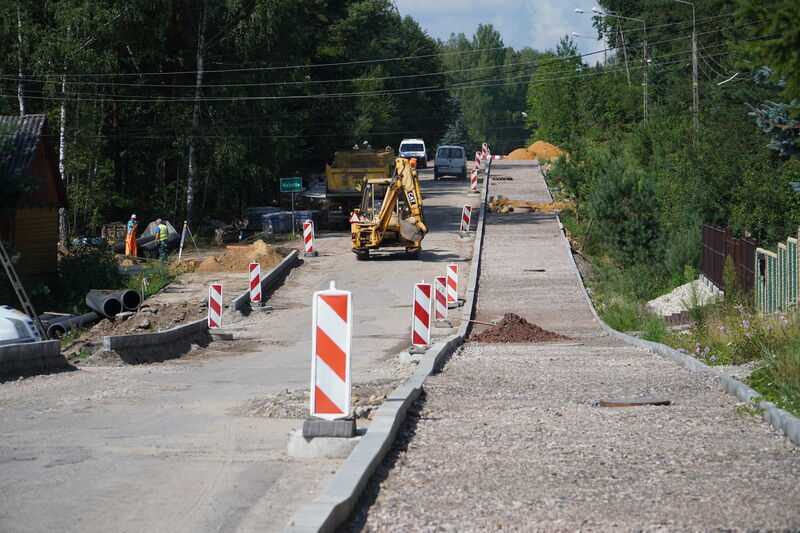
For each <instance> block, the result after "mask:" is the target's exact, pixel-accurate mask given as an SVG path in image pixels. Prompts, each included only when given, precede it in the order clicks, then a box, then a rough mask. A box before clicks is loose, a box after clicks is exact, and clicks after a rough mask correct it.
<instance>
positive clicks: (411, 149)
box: [398, 139, 428, 168]
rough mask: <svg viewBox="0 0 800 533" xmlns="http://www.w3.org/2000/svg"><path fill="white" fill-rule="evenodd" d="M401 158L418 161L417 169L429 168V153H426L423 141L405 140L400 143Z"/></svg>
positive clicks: (399, 152) (399, 153)
mask: <svg viewBox="0 0 800 533" xmlns="http://www.w3.org/2000/svg"><path fill="white" fill-rule="evenodd" d="M398 155H399V156H400V157H405V158H406V159H411V158H412V157H415V158H416V159H417V168H428V152H427V151H425V141H423V140H422V139H403V140H402V141H401V142H400V150H398Z"/></svg>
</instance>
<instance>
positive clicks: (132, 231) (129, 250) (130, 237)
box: [125, 214, 139, 256]
mask: <svg viewBox="0 0 800 533" xmlns="http://www.w3.org/2000/svg"><path fill="white" fill-rule="evenodd" d="M138 227H139V222H138V221H137V220H136V215H135V214H134V215H131V219H130V220H129V221H128V234H127V235H126V236H125V255H133V256H135V255H138V252H139V250H138V249H137V248H136V228H138Z"/></svg>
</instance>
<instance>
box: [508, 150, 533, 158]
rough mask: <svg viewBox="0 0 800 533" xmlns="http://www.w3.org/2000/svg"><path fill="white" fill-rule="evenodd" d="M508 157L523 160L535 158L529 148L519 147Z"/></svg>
mask: <svg viewBox="0 0 800 533" xmlns="http://www.w3.org/2000/svg"><path fill="white" fill-rule="evenodd" d="M506 159H516V160H523V159H533V158H532V157H531V156H530V154H529V153H528V150H527V148H517V149H516V150H514V151H513V152H511V153H510V154H508V155H507V156H506Z"/></svg>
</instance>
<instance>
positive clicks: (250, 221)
mask: <svg viewBox="0 0 800 533" xmlns="http://www.w3.org/2000/svg"><path fill="white" fill-rule="evenodd" d="M281 211H282V210H281V208H280V207H275V206H262V207H248V208H247V210H246V211H245V213H246V214H247V226H248V227H249V228H252V229H255V228H258V227H260V226H261V217H262V216H263V215H268V214H270V213H280V212H281Z"/></svg>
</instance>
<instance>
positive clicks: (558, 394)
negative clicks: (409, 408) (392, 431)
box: [342, 164, 800, 532]
mask: <svg viewBox="0 0 800 533" xmlns="http://www.w3.org/2000/svg"><path fill="white" fill-rule="evenodd" d="M512 165H513V164H508V166H509V167H511V168H510V171H515V172H514V178H515V179H514V181H513V182H510V183H509V184H508V185H506V184H504V187H495V188H494V189H493V191H492V192H493V193H501V194H502V193H504V194H509V193H513V192H514V191H513V190H512V189H511V187H514V186H516V187H518V188H520V189H523V190H522V191H521V192H522V193H526V194H525V195H526V197H529V196H530V195H531V193H533V192H536V190H533V191H532V190H531V189H535V188H537V187H540V188H542V189H543V188H544V184H543V183H541V181H540V180H539V179H537V180H535V181H534V180H528V185H527V186H526V187H521V184H523V183H525V182H524V180H523V179H522V178H523V176H524V174H523V173H522V172H521V171H520V170H521V169H520V167H519V166H517V167H513V166H512ZM498 166H499V165H498ZM503 170H504V171H505V170H506V168H504V169H503ZM527 172H528V173H530V170H529V169H528V170H527ZM528 175H530V174H528ZM511 183H513V184H514V185H511ZM488 220H489V223H488V225H487V238H486V240H485V248H484V252H483V261H484V263H483V265H482V268H481V272H482V274H481V282H480V289H479V297H478V309H477V313H478V315H483V316H497V315H498V314H500V313H501V312H503V311H500V308H502V309H504V310H506V311H515V312H517V313H520V314H524V315H525V316H526V317H528V318H529V319H530V320H532V321H535V322H536V323H537V324H540V325H542V326H543V327H546V328H548V329H551V330H554V331H558V332H560V333H562V334H565V335H566V334H568V335H569V336H572V337H576V338H577V341H578V342H576V343H574V344H570V345H567V344H546V343H541V344H484V343H469V344H466V345H464V346H463V347H462V348H461V350H459V351H458V352H457V353H456V354H454V355H453V357H452V358H451V359H450V360H449V361H448V362H447V364H446V365H445V366H444V368H443V369H442V371H441V372H439V373H438V374H436V375H434V376H431V377H430V378H428V381H427V382H426V384H425V392H426V396H425V400H424V402H421V403H420V404H419V405H418V406H417V411H416V412H414V413H412V416H411V417H409V420H408V422H407V424H406V426H405V427H404V428H403V429H402V431H401V433H400V435H401V439H400V441H399V442H397V443H396V445H395V450H394V452H393V453H392V454H390V455H389V456H388V457H387V460H386V462H384V464H383V466H382V467H381V469H379V471H378V475H377V476H375V477H374V478H373V480H372V482H371V483H370V486H369V487H368V489H367V490H366V491H365V493H364V495H363V498H362V501H361V503H360V504H359V505H358V506H357V508H356V509H355V511H354V513H353V514H352V516H351V519H350V521H349V522H348V523H347V524H345V525H344V527H343V528H342V529H343V530H344V531H361V530H363V531H371V532H372V531H397V532H401V531H402V532H405V531H488V530H500V529H502V530H506V529H511V530H521V531H707V530H759V531H763V530H786V531H797V530H800V505H798V502H800V484H798V483H797V480H798V479H800V448H798V447H797V446H794V445H793V444H791V443H790V442H789V441H788V440H787V439H785V438H784V437H783V436H782V435H780V434H778V433H777V432H775V431H773V430H772V429H771V428H770V427H769V426H768V425H767V424H766V423H765V422H764V421H763V420H762V419H761V418H760V417H752V416H749V415H746V414H740V413H739V412H738V411H737V408H738V407H740V406H741V404H740V403H738V401H737V400H736V398H735V397H733V396H730V395H727V394H726V393H725V392H724V390H723V389H722V387H721V385H720V383H719V380H718V379H717V378H715V377H713V376H711V375H708V374H705V373H693V372H690V371H688V370H686V369H684V368H683V367H680V366H678V365H677V364H675V363H673V362H671V361H670V360H668V359H665V358H661V357H659V356H657V355H654V354H652V353H650V352H647V351H643V350H640V349H638V348H635V347H632V346H630V345H627V344H623V343H621V342H619V341H616V340H614V339H611V338H609V337H607V336H606V335H604V334H603V332H602V331H601V330H600V328H599V326H598V325H597V324H596V323H595V322H594V321H593V319H592V317H591V314H590V313H589V310H588V308H587V307H586V304H585V302H584V301H583V296H582V294H581V293H580V291H579V289H578V286H577V281H576V278H575V274H574V271H573V269H572V266H571V264H570V258H569V255H568V252H567V250H566V249H565V247H564V245H563V243H562V242H561V236H560V235H559V232H558V230H557V226H556V222H555V221H551V220H542V219H541V218H538V219H535V218H533V217H532V216H530V217H529V216H526V215H520V216H519V217H514V220H513V221H512V220H508V219H505V220H503V221H502V223H501V224H497V225H492V223H491V221H492V218H491V217H490V218H489V219H488ZM510 249H513V250H514V256H513V257H509V255H510V254H509V252H508V250H510ZM533 265H535V266H537V267H542V268H545V269H546V274H545V275H541V274H540V275H539V276H537V277H531V276H529V277H525V276H524V275H523V274H521V270H522V269H523V268H524V267H527V266H533ZM645 397H660V398H665V399H668V400H670V401H671V405H670V406H663V407H656V406H642V407H624V408H601V407H595V402H596V401H597V400H600V399H609V398H645Z"/></svg>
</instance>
